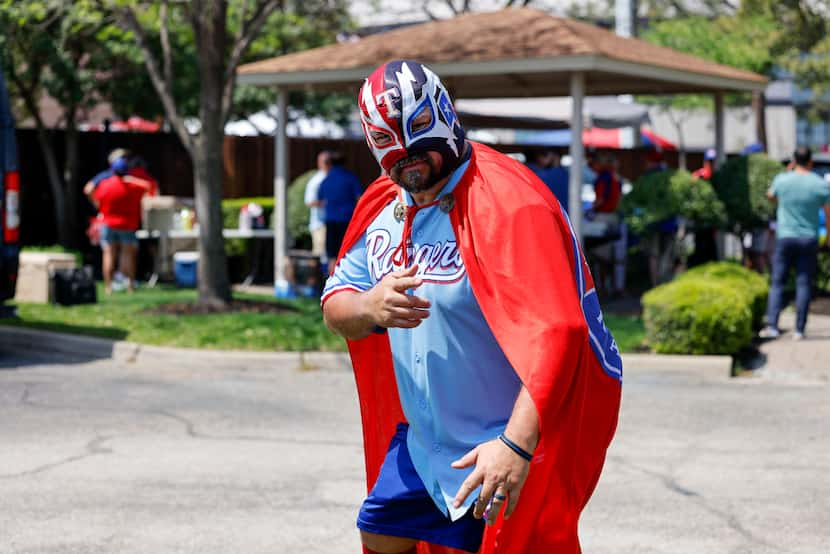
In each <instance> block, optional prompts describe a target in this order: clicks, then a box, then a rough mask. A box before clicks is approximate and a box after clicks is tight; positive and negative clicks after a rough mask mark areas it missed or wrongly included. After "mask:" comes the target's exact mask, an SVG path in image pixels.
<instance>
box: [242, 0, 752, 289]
mask: <svg viewBox="0 0 830 554" xmlns="http://www.w3.org/2000/svg"><path fill="white" fill-rule="evenodd" d="M393 59H416V60H418V61H421V62H423V63H427V64H429V66H430V67H431V68H432V69H433V70H434V71H435V72H436V73H437V74H438V75H439V76H440V77H441V80H442V81H443V82H444V83H445V84H446V85H447V86H448V87H449V89H450V91H451V93H452V95H453V97H454V98H494V97H502V98H515V97H548V96H570V97H571V100H572V110H571V122H570V128H571V130H572V131H573V132H572V134H571V137H572V141H571V145H570V154H571V157H572V159H573V165H574V167H580V166H581V165H582V164H583V162H584V148H583V144H582V140H581V139H582V129H583V100H584V98H585V96H586V94H589V95H609V94H675V93H689V92H697V93H710V94H713V95H714V99H715V112H716V125H715V136H716V141H715V143H716V147H717V150H718V155H719V156H720V157H721V160H722V159H723V148H722V145H723V137H724V129H723V93H724V92H726V91H744V92H753V91H762V90H763V89H764V86H765V85H766V78H765V77H763V76H761V75H757V74H755V73H750V72H747V71H742V70H738V69H735V68H732V67H727V66H723V65H719V64H716V63H713V62H709V61H706V60H703V59H700V58H696V57H694V56H689V55H686V54H681V53H679V52H675V51H674V50H671V49H668V48H662V47H659V46H655V45H653V44H650V43H647V42H644V41H641V40H638V39H632V38H624V37H620V36H617V35H615V34H613V33H611V32H609V31H606V30H604V29H600V28H598V27H595V26H593V25H589V24H586V23H581V22H578V21H574V20H571V19H565V18H561V17H554V16H551V15H548V14H546V13H544V12H542V11H539V10H535V9H531V8H520V9H506V10H502V11H499V12H489V13H477V14H467V15H462V16H459V17H456V18H453V19H448V20H442V21H433V22H429V23H424V24H421V25H413V26H411V27H405V28H401V29H396V30H393V31H389V32H386V33H381V34H377V35H372V36H369V37H366V38H363V39H360V40H358V41H355V42H344V43H340V44H333V45H330V46H324V47H321V48H315V49H312V50H306V51H303V52H297V53H294V54H287V55H285V56H279V57H276V58H271V59H267V60H262V61H259V62H254V63H250V64H246V65H243V66H241V67H240V68H239V69H238V80H239V82H240V83H243V84H249V85H260V86H271V87H274V88H276V89H277V105H278V107H279V110H280V113H284V110H285V107H286V98H287V94H288V91H289V90H292V89H304V90H321V91H325V90H330V91H335V90H337V91H352V92H354V93H355V94H357V90H358V88H359V87H360V83H361V82H362V81H363V79H365V78H366V76H367V75H369V73H371V72H372V71H373V70H374V69H375V68H376V67H377V66H378V65H379V64H381V63H384V62H386V61H390V60H393ZM275 144H276V152H275V156H276V164H275V167H276V172H275V179H274V195H275V197H277V202H276V209H277V214H276V216H277V223H276V226H277V228H276V236H277V238H276V240H275V241H274V248H275V255H274V263H275V279H276V284H277V289H278V292H279V290H280V288H281V287H283V286H285V285H286V283H285V272H284V254H285V247H286V235H285V202H283V201H282V199H283V198H285V187H286V181H287V175H288V166H287V164H288V159H287V155H286V153H287V141H286V135H285V130H284V129H283V128H280V129H278V132H277V140H276V141H275ZM580 180H581V179H580V175H579V172H575V171H574V172H571V183H570V189H569V194H570V198H569V207H570V214H571V217H572V221H573V224H574V228H575V231H576V233H577V234H578V235H579V233H580V224H581V217H580V214H581V201H580V190H581V182H580Z"/></svg>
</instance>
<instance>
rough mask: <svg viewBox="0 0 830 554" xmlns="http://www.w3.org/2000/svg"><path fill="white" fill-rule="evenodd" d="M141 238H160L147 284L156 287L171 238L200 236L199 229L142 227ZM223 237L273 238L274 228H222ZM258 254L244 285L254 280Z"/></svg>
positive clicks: (139, 232)
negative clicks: (164, 229) (153, 228)
mask: <svg viewBox="0 0 830 554" xmlns="http://www.w3.org/2000/svg"><path fill="white" fill-rule="evenodd" d="M135 236H136V238H138V239H139V240H147V239H159V249H158V251H157V252H156V254H155V256H154V260H153V274H152V275H151V276H150V280H149V281H148V282H147V285H148V286H150V287H154V286H155V285H156V283H157V282H158V279H159V265H160V260H161V259H162V258H163V257H164V256H166V255H167V241H168V240H169V239H196V238H199V230H198V229H170V230H168V231H159V230H152V231H151V230H147V229H140V230H138V231H136V233H135ZM222 237H223V238H226V239H273V238H274V230H273V229H222ZM256 257H257V255H256V254H255V255H254V258H255V260H254V263H253V264H252V267H251V272H250V273H249V274H248V275H247V276H246V277H245V280H244V281H243V282H242V284H243V285H246V286H247V285H250V284H251V283H253V281H254V277H255V276H256V271H257V269H258V262H257V261H256Z"/></svg>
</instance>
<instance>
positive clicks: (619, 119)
mask: <svg viewBox="0 0 830 554" xmlns="http://www.w3.org/2000/svg"><path fill="white" fill-rule="evenodd" d="M572 104H573V102H572V100H571V99H570V98H490V99H467V98H462V99H459V100H457V101H456V103H455V108H456V111H457V112H458V117H459V118H460V119H461V122H462V123H463V124H464V125H465V127H466V126H469V127H478V128H482V127H489V128H504V129H541V130H551V129H565V128H568V127H569V125H570V121H571V113H572V112H573V106H572ZM582 115H583V122H584V124H585V125H586V126H587V127H599V128H602V129H617V128H619V127H637V128H639V127H640V126H641V125H646V124H648V123H649V117H648V108H647V107H646V106H643V105H642V104H637V103H634V102H622V101H620V100H619V99H618V98H617V97H616V96H591V97H587V98H585V101H584V103H583V107H582ZM528 120H530V122H531V123H532V124H527V123H528Z"/></svg>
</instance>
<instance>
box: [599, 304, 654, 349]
mask: <svg viewBox="0 0 830 554" xmlns="http://www.w3.org/2000/svg"><path fill="white" fill-rule="evenodd" d="M603 319H604V320H605V324H606V325H607V326H608V328H609V329H610V330H611V334H612V335H614V340H616V341H617V347H618V348H619V349H620V352H638V351H640V350H642V349H643V340H644V339H645V336H646V329H645V327H644V326H643V320H642V319H640V318H639V317H637V316H633V315H615V314H611V313H606V314H603Z"/></svg>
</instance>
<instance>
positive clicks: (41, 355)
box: [0, 320, 127, 371]
mask: <svg viewBox="0 0 830 554" xmlns="http://www.w3.org/2000/svg"><path fill="white" fill-rule="evenodd" d="M102 337H104V338H102ZM126 337H127V331H126V330H125V329H120V328H117V327H93V326H84V325H69V324H63V323H48V324H43V325H38V324H27V325H25V326H24V325H19V324H16V323H15V322H10V321H8V320H6V321H3V322H2V324H0V371H2V370H14V369H19V368H21V367H25V366H29V365H42V364H44V363H47V364H48V363H53V362H59V363H61V364H83V363H89V362H92V361H96V360H103V359H109V358H112V356H113V353H114V352H113V349H114V345H115V341H118V340H124V339H125V338H126Z"/></svg>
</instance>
